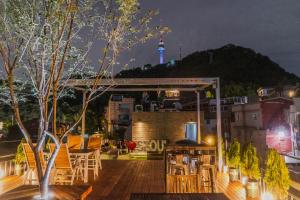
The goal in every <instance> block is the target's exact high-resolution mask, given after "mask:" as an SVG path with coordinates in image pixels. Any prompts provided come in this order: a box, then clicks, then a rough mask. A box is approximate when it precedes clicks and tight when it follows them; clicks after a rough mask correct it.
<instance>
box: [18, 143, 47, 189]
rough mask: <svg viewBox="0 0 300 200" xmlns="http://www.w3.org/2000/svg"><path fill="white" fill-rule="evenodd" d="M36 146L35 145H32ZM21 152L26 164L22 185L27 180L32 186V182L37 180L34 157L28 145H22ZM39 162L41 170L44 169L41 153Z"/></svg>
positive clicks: (44, 164)
mask: <svg viewBox="0 0 300 200" xmlns="http://www.w3.org/2000/svg"><path fill="white" fill-rule="evenodd" d="M33 146H36V144H33ZM22 147H23V151H24V154H25V159H26V164H27V172H26V173H25V178H24V184H26V182H27V180H28V179H29V178H30V179H29V184H32V181H38V180H37V178H34V177H33V176H34V175H35V177H37V168H36V161H35V157H34V152H33V151H32V150H31V148H30V146H29V144H28V143H22ZM40 160H41V164H42V168H43V170H45V168H46V162H45V157H44V154H43V151H41V152H40Z"/></svg>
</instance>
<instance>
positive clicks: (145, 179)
mask: <svg viewBox="0 0 300 200" xmlns="http://www.w3.org/2000/svg"><path fill="white" fill-rule="evenodd" d="M102 163H103V170H102V171H101V173H100V176H99V179H98V180H97V181H95V182H94V183H92V185H93V192H92V193H91V195H90V197H89V199H91V200H96V199H97V200H98V199H99V200H101V199H115V200H118V199H122V200H128V199H129V198H130V194H131V193H164V192H165V175H164V170H165V169H164V162H163V161H161V160H148V161H120V160H114V161H109V160H106V161H103V162H102ZM216 184H217V185H216V188H217V192H220V193H224V194H225V195H226V196H227V197H228V198H229V199H232V200H245V199H246V197H245V189H244V188H243V186H242V185H241V184H240V183H238V182H236V183H230V184H229V179H228V176H227V175H224V174H218V176H217V182H216Z"/></svg>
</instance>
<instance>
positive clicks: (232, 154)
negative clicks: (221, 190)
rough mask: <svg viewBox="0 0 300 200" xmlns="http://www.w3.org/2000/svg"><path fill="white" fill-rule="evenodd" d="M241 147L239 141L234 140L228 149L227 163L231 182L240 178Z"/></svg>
mask: <svg viewBox="0 0 300 200" xmlns="http://www.w3.org/2000/svg"><path fill="white" fill-rule="evenodd" d="M240 146H241V145H240V143H239V142H238V140H237V139H234V140H233V141H232V143H231V144H230V145H229V148H228V153H227V161H228V165H229V180H230V181H237V180H238V178H239V170H238V168H239V165H240Z"/></svg>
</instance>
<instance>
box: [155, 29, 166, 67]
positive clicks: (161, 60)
mask: <svg viewBox="0 0 300 200" xmlns="http://www.w3.org/2000/svg"><path fill="white" fill-rule="evenodd" d="M157 50H158V52H159V64H164V51H165V43H164V41H163V39H162V35H161V36H160V41H159V43H158V49H157Z"/></svg>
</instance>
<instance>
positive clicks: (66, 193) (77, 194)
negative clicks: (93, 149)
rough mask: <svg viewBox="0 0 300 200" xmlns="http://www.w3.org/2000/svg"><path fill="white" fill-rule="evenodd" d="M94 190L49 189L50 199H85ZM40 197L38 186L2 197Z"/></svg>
mask: <svg viewBox="0 0 300 200" xmlns="http://www.w3.org/2000/svg"><path fill="white" fill-rule="evenodd" d="M91 190H92V187H91V186H87V185H86V186H83V185H81V186H71V185H52V186H50V187H49V199H51V200H70V199H83V198H84V197H86V195H87V194H88V193H89V192H90V191H91ZM38 195H39V187H38V186H37V185H23V186H21V187H18V188H16V189H14V190H11V191H9V192H7V193H5V194H3V195H1V196H0V199H1V200H2V199H3V200H32V199H35V197H37V196H38Z"/></svg>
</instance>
